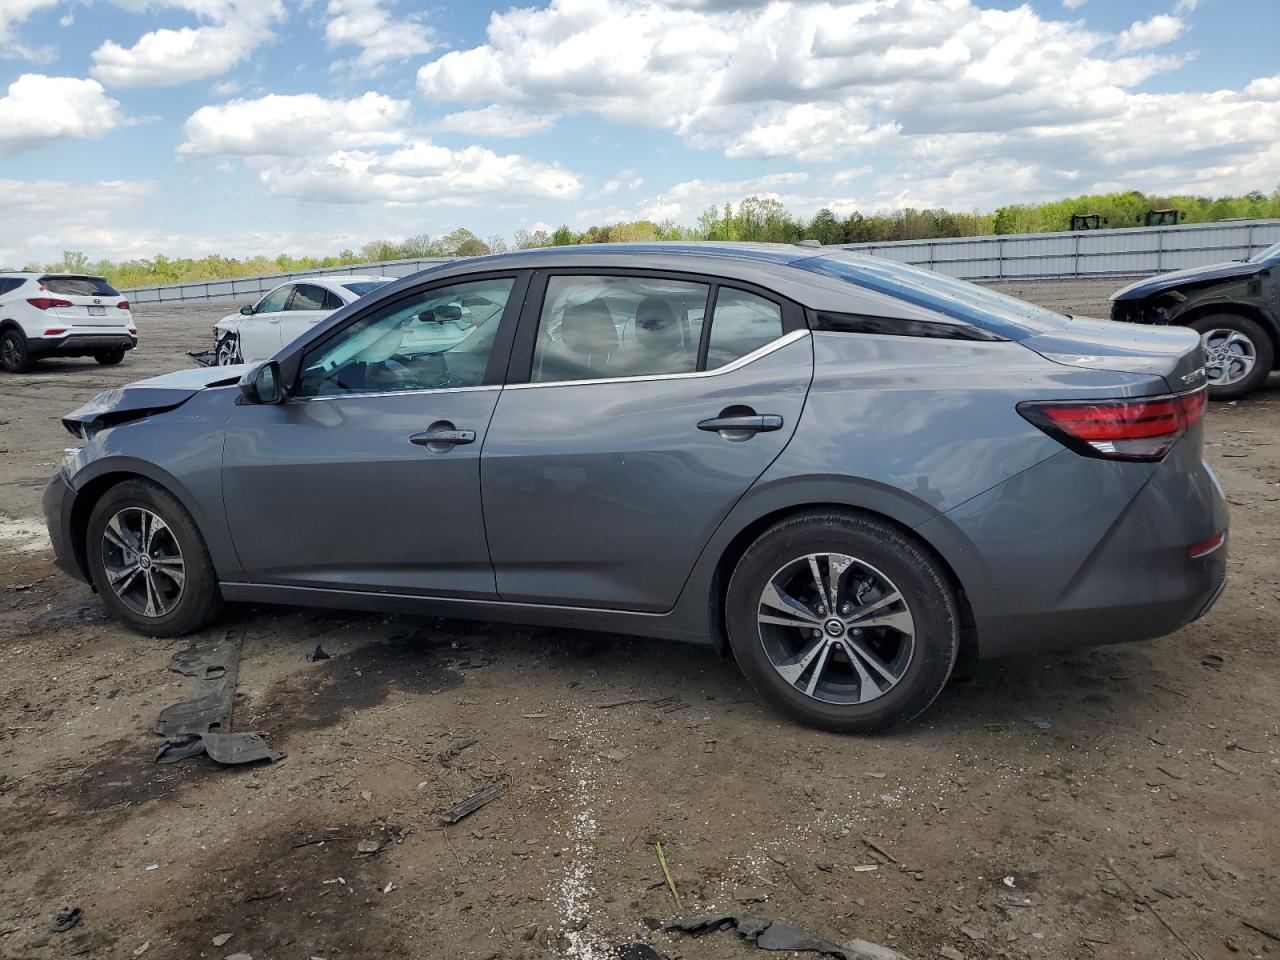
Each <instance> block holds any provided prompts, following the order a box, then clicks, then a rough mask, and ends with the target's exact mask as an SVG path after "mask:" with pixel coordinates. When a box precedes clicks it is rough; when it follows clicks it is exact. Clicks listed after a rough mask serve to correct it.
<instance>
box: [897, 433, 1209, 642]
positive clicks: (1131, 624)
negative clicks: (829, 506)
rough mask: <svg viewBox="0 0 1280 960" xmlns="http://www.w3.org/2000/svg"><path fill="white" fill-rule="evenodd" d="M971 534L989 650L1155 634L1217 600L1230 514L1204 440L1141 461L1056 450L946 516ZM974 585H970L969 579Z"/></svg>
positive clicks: (967, 562)
mask: <svg viewBox="0 0 1280 960" xmlns="http://www.w3.org/2000/svg"><path fill="white" fill-rule="evenodd" d="M943 520H946V521H950V522H951V523H953V524H954V525H955V526H957V527H958V528H959V531H960V533H961V534H962V536H963V538H964V540H965V542H967V543H969V544H970V545H971V546H972V550H970V551H969V554H968V556H967V558H965V559H963V560H962V562H961V564H958V565H957V570H956V572H957V575H958V576H959V578H960V581H961V583H962V584H964V585H965V588H966V594H967V597H968V599H969V602H970V605H971V607H972V609H973V614H974V620H975V622H976V625H977V632H978V650H979V653H980V655H981V656H983V657H1001V656H1008V655H1012V654H1024V653H1043V652H1048V651H1053V650H1063V649H1068V648H1072V647H1085V646H1096V645H1101V644H1110V643H1123V642H1127V641H1131V640H1149V639H1152V638H1155V637H1161V636H1164V635H1166V634H1169V633H1173V632H1174V631H1176V630H1178V629H1179V628H1181V627H1183V626H1185V625H1186V624H1188V623H1190V622H1192V621H1193V620H1196V619H1198V618H1200V617H1202V616H1204V615H1205V614H1207V613H1208V612H1209V610H1210V609H1211V608H1212V607H1213V605H1214V603H1215V602H1216V601H1217V599H1218V597H1219V596H1220V595H1221V594H1222V591H1223V589H1224V587H1225V585H1226V579H1227V549H1228V543H1227V541H1226V540H1225V539H1224V541H1223V543H1222V545H1221V546H1219V547H1218V548H1217V549H1215V550H1213V551H1212V552H1211V553H1208V554H1206V555H1204V556H1200V557H1192V556H1190V549H1191V547H1192V546H1193V545H1195V544H1199V543H1201V542H1203V541H1205V540H1207V539H1209V538H1210V537H1212V536H1214V535H1215V534H1217V533H1220V532H1221V533H1225V532H1226V531H1227V526H1228V517H1227V506H1226V500H1225V498H1224V497H1223V495H1222V490H1221V488H1220V487H1219V486H1218V482H1217V479H1216V478H1215V477H1214V476H1213V473H1212V472H1211V471H1210V470H1209V468H1208V466H1206V465H1205V464H1203V463H1201V462H1200V460H1199V443H1195V444H1194V446H1189V447H1188V448H1187V449H1184V450H1182V451H1179V453H1178V455H1174V456H1171V457H1170V458H1169V459H1168V460H1166V461H1165V462H1163V463H1160V464H1155V465H1150V466H1145V467H1144V466H1143V465H1135V464H1116V463H1106V462H1104V461H1098V460H1089V459H1086V458H1083V457H1077V456H1076V455H1075V454H1072V453H1068V454H1066V455H1065V456H1063V455H1061V454H1060V455H1059V456H1057V457H1054V458H1051V459H1050V460H1048V461H1046V462H1045V463H1042V464H1040V465H1039V466H1037V467H1034V468H1032V469H1031V470H1029V471H1026V473H1024V474H1022V475H1021V476H1020V477H1017V478H1014V479H1013V480H1010V481H1008V482H1007V483H1005V484H1002V485H1001V486H1000V487H998V488H996V489H995V490H992V491H988V493H987V494H984V495H983V496H981V497H978V498H976V499H975V500H974V501H971V502H970V503H968V504H964V505H962V506H961V507H959V508H957V509H956V510H954V511H952V512H951V514H949V515H947V517H945V518H939V519H938V520H934V521H931V522H930V523H929V524H925V525H924V526H923V527H921V528H920V529H921V532H922V533H924V534H926V535H928V533H929V530H928V528H929V527H931V526H934V525H936V524H939V523H940V521H943ZM971 584H972V585H973V589H970V585H971Z"/></svg>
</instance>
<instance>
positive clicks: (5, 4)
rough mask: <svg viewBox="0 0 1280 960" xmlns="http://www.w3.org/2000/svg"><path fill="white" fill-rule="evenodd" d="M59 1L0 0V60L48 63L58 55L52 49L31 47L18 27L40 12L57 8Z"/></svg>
mask: <svg viewBox="0 0 1280 960" xmlns="http://www.w3.org/2000/svg"><path fill="white" fill-rule="evenodd" d="M58 2H59V0H0V60H27V61H31V62H33V63H48V62H49V61H51V60H53V59H54V57H55V56H56V54H55V53H54V50H53V48H52V47H49V46H42V47H30V46H27V44H26V43H25V42H23V40H22V37H20V36H19V35H18V27H19V26H20V25H21V24H23V23H25V22H26V20H27V18H28V17H30V16H31V15H32V14H33V13H35V12H36V11H38V10H43V9H45V8H46V7H52V6H55V5H56V4H57V3H58Z"/></svg>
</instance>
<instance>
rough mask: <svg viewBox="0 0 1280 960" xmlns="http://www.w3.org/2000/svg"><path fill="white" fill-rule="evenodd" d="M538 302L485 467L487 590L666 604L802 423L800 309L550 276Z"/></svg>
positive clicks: (610, 280) (696, 290)
mask: <svg viewBox="0 0 1280 960" xmlns="http://www.w3.org/2000/svg"><path fill="white" fill-rule="evenodd" d="M543 286H544V283H543V280H542V279H539V281H537V282H536V283H535V288H534V291H533V292H531V296H530V299H531V301H532V300H534V299H535V298H536V291H537V290H538V289H541V288H542V287H543ZM541 303H542V305H541V310H540V313H539V311H538V310H537V309H536V304H535V305H534V308H532V309H531V310H529V311H527V312H526V316H525V317H524V318H522V321H521V322H522V324H528V323H530V322H536V323H537V333H536V337H535V338H533V342H532V344H531V346H530V348H529V349H530V352H529V353H528V354H527V355H526V356H525V358H524V359H523V360H522V359H521V348H520V347H517V352H516V355H515V356H513V358H512V369H513V371H516V370H517V369H518V364H519V363H522V362H523V363H524V364H525V365H526V367H527V369H528V371H529V376H528V381H529V382H528V383H525V384H519V385H512V384H509V385H508V386H507V388H506V389H505V390H504V391H503V393H502V396H501V398H500V399H499V401H498V406H497V410H496V411H495V413H494V417H493V422H492V423H491V424H490V426H489V434H488V436H487V438H486V439H485V448H484V455H483V458H482V461H481V474H482V481H483V482H482V488H483V490H484V509H485V519H486V524H487V530H488V535H489V549H490V555H491V557H492V559H493V564H494V568H495V571H496V574H497V587H498V593H499V595H500V596H501V597H502V599H503V600H509V601H523V602H537V603H564V604H570V605H579V606H591V607H606V608H616V609H628V610H644V611H664V610H668V609H670V608H671V607H672V606H674V604H675V602H676V599H677V598H678V596H679V593H680V589H681V587H682V586H683V585H684V582H685V580H686V578H687V577H688V575H689V573H690V571H691V570H692V569H693V565H694V563H695V561H696V560H697V558H698V554H699V553H700V552H701V550H702V548H703V547H704V546H705V545H706V543H707V541H708V540H709V539H710V537H711V534H712V533H713V532H714V530H715V529H716V526H717V525H718V524H719V523H720V521H721V520H722V519H723V518H724V517H725V515H726V514H727V513H728V512H729V510H730V509H731V508H732V507H733V505H734V503H736V502H737V500H738V499H739V498H740V497H741V496H742V495H743V494H744V493H745V492H746V491H747V489H748V488H749V487H750V486H751V484H752V483H754V482H755V480H756V478H757V477H759V476H760V474H761V473H763V472H764V470H765V469H766V468H767V467H768V466H769V464H770V463H772V462H773V460H774V458H776V457H777V456H778V454H779V453H781V452H782V449H783V448H784V447H785V446H786V444H787V441H788V440H789V439H790V437H791V434H792V432H793V431H794V430H795V427H796V422H797V420H798V419H799V416H800V411H801V408H802V407H803V405H804V399H805V394H806V392H807V390H808V387H809V383H810V380H811V379H812V374H813V350H812V345H811V340H810V338H809V337H808V335H807V334H806V333H802V332H799V330H798V327H800V326H801V325H803V317H802V316H801V315H800V314H799V308H797V307H795V306H794V305H791V304H788V303H786V302H784V301H782V300H780V299H775V298H773V297H771V296H770V295H767V294H766V293H765V292H764V291H751V290H746V289H741V288H731V287H728V286H717V285H716V284H715V283H713V282H710V281H708V282H696V281H694V280H690V279H681V278H678V277H659V276H653V275H630V276H620V275H611V276H605V275H591V276H586V275H581V274H579V275H555V274H553V275H551V276H549V277H546V278H545V294H544V296H543V298H542V302H541ZM789 331H791V332H789ZM520 340H521V341H524V340H526V336H525V333H524V331H523V330H522V333H521V335H520ZM514 379H515V377H513V380H514Z"/></svg>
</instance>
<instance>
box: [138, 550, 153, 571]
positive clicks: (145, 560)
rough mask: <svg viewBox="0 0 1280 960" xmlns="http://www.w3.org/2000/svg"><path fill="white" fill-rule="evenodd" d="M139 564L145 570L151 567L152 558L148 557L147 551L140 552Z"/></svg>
mask: <svg viewBox="0 0 1280 960" xmlns="http://www.w3.org/2000/svg"><path fill="white" fill-rule="evenodd" d="M138 566H140V567H141V568H142V569H143V570H149V569H151V558H150V557H148V556H147V555H146V554H145V553H142V554H139V555H138Z"/></svg>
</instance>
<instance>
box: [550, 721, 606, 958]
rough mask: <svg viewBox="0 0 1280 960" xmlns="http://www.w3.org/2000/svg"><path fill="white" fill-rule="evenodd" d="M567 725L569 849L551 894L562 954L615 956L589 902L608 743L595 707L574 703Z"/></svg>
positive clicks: (572, 955) (593, 895) (590, 956)
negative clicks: (602, 735) (570, 752)
mask: <svg viewBox="0 0 1280 960" xmlns="http://www.w3.org/2000/svg"><path fill="white" fill-rule="evenodd" d="M568 723H569V729H570V730H571V731H572V734H573V736H574V738H575V739H574V743H573V747H572V749H573V756H572V758H571V760H570V763H569V783H570V798H569V803H568V804H567V810H568V811H569V814H570V817H571V819H570V821H569V824H568V830H567V834H568V840H569V848H568V855H567V856H566V857H565V858H564V873H563V875H562V876H561V878H560V886H559V889H558V890H557V891H556V897H555V902H556V906H557V907H558V908H559V912H560V926H561V936H562V938H563V940H564V942H565V943H567V944H568V947H567V949H565V951H564V954H563V955H564V956H565V957H575V958H577V960H613V958H614V957H616V953H615V952H614V950H613V948H612V947H610V946H609V944H608V943H607V942H606V941H605V940H604V939H603V938H602V937H601V935H600V933H599V932H598V931H596V930H593V929H592V928H591V919H592V918H591V901H592V899H593V898H594V897H595V894H596V888H595V884H594V883H593V882H592V877H591V873H592V871H591V864H592V863H593V862H594V861H595V841H596V833H597V830H598V829H599V824H598V823H597V822H596V812H595V805H596V804H597V803H598V802H599V798H600V796H601V795H602V791H601V784H600V782H599V781H600V775H601V772H602V766H603V764H602V763H601V758H600V753H599V752H600V750H601V749H602V748H603V747H605V746H607V745H606V744H603V743H602V742H601V738H600V733H599V724H600V718H599V716H598V714H597V713H596V712H595V711H590V712H588V711H587V710H586V709H584V708H582V707H578V708H577V709H575V710H574V711H572V713H570V715H569V717H568Z"/></svg>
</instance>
